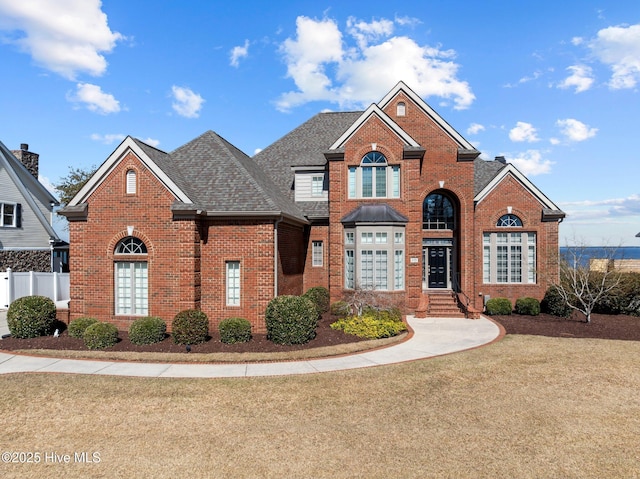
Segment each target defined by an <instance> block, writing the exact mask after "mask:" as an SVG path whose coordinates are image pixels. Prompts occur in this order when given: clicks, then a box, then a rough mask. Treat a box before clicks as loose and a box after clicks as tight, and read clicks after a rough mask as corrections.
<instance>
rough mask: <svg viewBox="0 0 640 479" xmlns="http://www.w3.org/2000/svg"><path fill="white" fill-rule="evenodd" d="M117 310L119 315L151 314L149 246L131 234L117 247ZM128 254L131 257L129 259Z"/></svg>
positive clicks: (115, 295) (115, 252)
mask: <svg viewBox="0 0 640 479" xmlns="http://www.w3.org/2000/svg"><path fill="white" fill-rule="evenodd" d="M114 254H115V255H116V261H115V272H114V274H115V294H114V297H115V310H116V311H115V312H116V314H117V315H128V316H146V315H148V314H149V272H148V265H147V261H146V257H145V256H146V254H147V246H146V245H145V244H144V242H143V241H142V240H140V239H139V238H136V237H133V236H129V237H127V238H124V239H123V240H121V241H120V242H119V243H118V244H117V245H116V248H115V251H114ZM127 256H130V257H131V258H130V259H128V258H127Z"/></svg>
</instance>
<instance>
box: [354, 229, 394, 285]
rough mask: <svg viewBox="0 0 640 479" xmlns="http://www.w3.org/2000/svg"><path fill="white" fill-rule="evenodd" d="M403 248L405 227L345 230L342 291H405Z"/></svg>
mask: <svg viewBox="0 0 640 479" xmlns="http://www.w3.org/2000/svg"><path fill="white" fill-rule="evenodd" d="M391 238H393V239H394V241H393V242H392V241H391V240H390V239H391ZM404 248H405V246H404V227H400V226H366V227H365V226H357V227H355V228H349V229H348V230H346V231H345V254H344V271H345V288H346V289H355V288H356V287H360V288H363V289H374V290H380V291H398V290H404V287H405V264H404V260H405V255H404Z"/></svg>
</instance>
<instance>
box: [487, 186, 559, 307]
mask: <svg viewBox="0 0 640 479" xmlns="http://www.w3.org/2000/svg"><path fill="white" fill-rule="evenodd" d="M508 206H511V207H512V214H514V215H517V216H518V217H519V218H520V219H521V220H522V227H521V228H520V227H516V228H498V227H496V223H497V221H498V219H499V218H500V217H501V216H502V215H505V214H507V213H508V210H507V207H508ZM493 232H522V233H529V232H535V233H536V260H537V265H536V281H537V283H536V284H534V285H532V284H483V277H482V235H483V233H493ZM476 237H477V241H476V244H475V248H474V251H475V255H476V258H478V261H477V264H478V268H477V270H476V274H475V283H476V285H477V289H476V291H477V295H476V296H477V297H476V306H477V307H481V306H482V296H484V295H490V296H491V297H492V298H495V297H504V298H509V299H510V300H511V302H512V304H514V305H515V301H516V300H517V299H518V298H521V297H524V296H531V297H534V298H537V299H542V298H543V297H544V293H545V291H546V290H547V288H548V286H549V285H550V284H551V283H552V282H554V281H556V280H557V278H558V261H557V260H558V253H559V249H558V248H559V244H558V222H555V221H552V222H543V221H542V204H540V202H539V201H538V200H537V199H536V198H535V197H534V196H533V195H532V194H531V193H530V192H529V191H528V190H527V189H526V188H524V186H523V185H522V184H521V183H520V182H519V181H517V180H516V179H515V178H514V177H513V176H511V175H508V176H507V177H505V178H504V180H503V181H502V182H501V183H500V184H499V185H498V186H497V187H496V188H495V189H494V190H493V191H492V192H491V193H490V194H489V195H488V196H487V197H485V198H484V199H483V201H481V202H480V203H479V204H478V205H477V208H476Z"/></svg>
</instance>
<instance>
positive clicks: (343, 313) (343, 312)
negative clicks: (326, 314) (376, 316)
mask: <svg viewBox="0 0 640 479" xmlns="http://www.w3.org/2000/svg"><path fill="white" fill-rule="evenodd" d="M331 314H332V315H334V316H339V317H341V318H344V317H347V316H349V315H350V314H351V308H350V307H349V303H347V302H346V301H336V302H335V303H333V304H332V305H331Z"/></svg>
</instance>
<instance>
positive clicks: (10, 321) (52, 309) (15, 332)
mask: <svg viewBox="0 0 640 479" xmlns="http://www.w3.org/2000/svg"><path fill="white" fill-rule="evenodd" d="M55 323H56V304H55V303H54V302H53V301H52V300H51V299H49V298H47V297H45V296H23V297H22V298H18V299H16V300H15V301H14V302H13V303H11V305H10V306H9V310H8V311H7V326H9V331H10V332H11V336H13V337H14V338H18V339H27V338H37V337H38V336H46V335H48V334H51V333H52V332H53V328H54V325H55Z"/></svg>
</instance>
